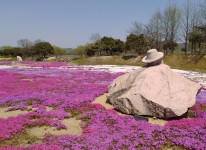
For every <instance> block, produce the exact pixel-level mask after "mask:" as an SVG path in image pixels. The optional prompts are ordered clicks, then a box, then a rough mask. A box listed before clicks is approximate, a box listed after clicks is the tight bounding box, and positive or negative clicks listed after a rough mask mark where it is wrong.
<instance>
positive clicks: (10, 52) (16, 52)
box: [0, 47, 23, 57]
mask: <svg viewBox="0 0 206 150" xmlns="http://www.w3.org/2000/svg"><path fill="white" fill-rule="evenodd" d="M0 55H1V56H6V57H9V56H11V57H16V56H22V55H23V49H21V48H17V47H13V48H12V47H11V48H6V49H3V50H0Z"/></svg>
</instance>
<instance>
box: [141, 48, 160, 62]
mask: <svg viewBox="0 0 206 150" xmlns="http://www.w3.org/2000/svg"><path fill="white" fill-rule="evenodd" d="M163 56H164V54H163V53H162V52H158V51H157V50H156V49H150V50H148V51H147V55H146V56H145V57H144V58H143V59H142V62H143V63H152V62H155V61H157V60H159V59H162V58H163Z"/></svg>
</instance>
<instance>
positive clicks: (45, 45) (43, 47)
mask: <svg viewBox="0 0 206 150" xmlns="http://www.w3.org/2000/svg"><path fill="white" fill-rule="evenodd" d="M33 50H34V53H35V54H36V55H38V56H39V57H42V56H43V57H44V58H45V57H46V56H47V55H48V54H54V48H53V47H52V45H51V44H50V43H49V42H40V43H37V44H35V45H34V48H33Z"/></svg>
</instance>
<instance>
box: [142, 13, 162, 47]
mask: <svg viewBox="0 0 206 150" xmlns="http://www.w3.org/2000/svg"><path fill="white" fill-rule="evenodd" d="M145 28H146V29H145V30H146V34H147V35H148V36H149V37H151V42H150V43H151V47H153V48H157V49H158V50H160V49H161V40H162V37H163V25H162V15H161V13H160V11H159V10H158V11H156V12H155V13H154V15H153V16H152V18H151V19H150V21H149V23H148V24H147V25H146V26H145Z"/></svg>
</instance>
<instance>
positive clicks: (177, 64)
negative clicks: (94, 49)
mask: <svg viewBox="0 0 206 150" xmlns="http://www.w3.org/2000/svg"><path fill="white" fill-rule="evenodd" d="M142 58H143V56H137V57H131V58H126V59H125V58H124V57H122V56H97V57H82V58H80V59H78V60H74V61H71V62H72V63H75V64H77V65H131V66H143V65H144V64H143V63H142V62H141V60H142ZM163 60H164V63H165V64H167V65H169V66H170V67H171V68H173V69H181V70H191V71H197V72H203V73H206V55H181V54H175V55H166V56H164V59H163Z"/></svg>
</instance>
